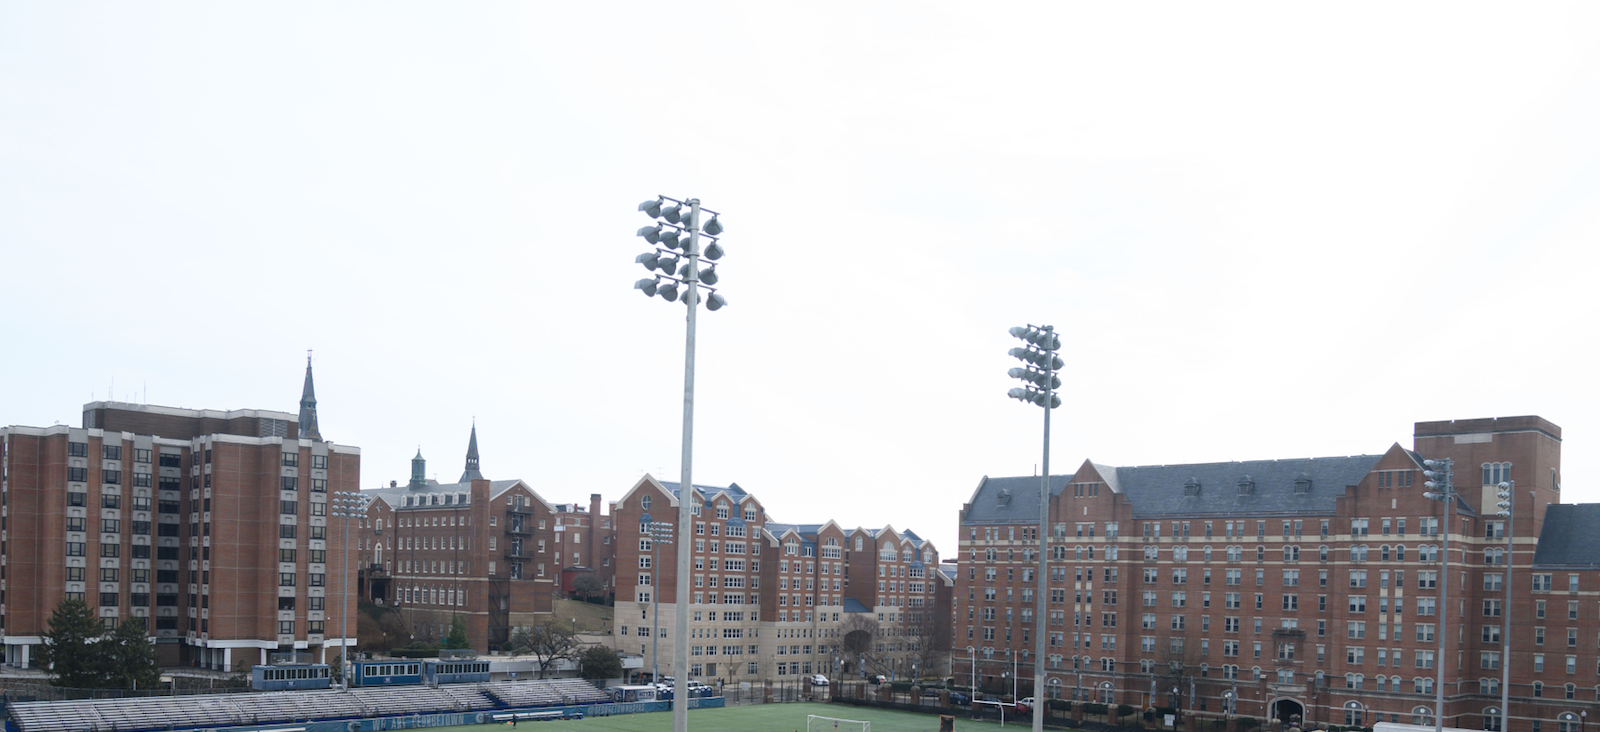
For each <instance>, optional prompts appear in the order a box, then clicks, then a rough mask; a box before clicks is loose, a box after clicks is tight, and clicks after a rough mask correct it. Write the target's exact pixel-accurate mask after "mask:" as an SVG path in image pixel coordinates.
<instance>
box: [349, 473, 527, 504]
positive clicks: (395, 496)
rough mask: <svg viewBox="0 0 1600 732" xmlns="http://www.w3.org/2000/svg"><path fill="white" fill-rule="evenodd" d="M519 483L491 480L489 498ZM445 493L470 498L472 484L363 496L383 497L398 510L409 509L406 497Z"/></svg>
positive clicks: (372, 492) (382, 491)
mask: <svg viewBox="0 0 1600 732" xmlns="http://www.w3.org/2000/svg"><path fill="white" fill-rule="evenodd" d="M518 482H519V481H515V480H491V481H489V497H490V498H494V497H495V496H498V495H500V494H501V493H505V492H506V491H508V490H511V486H514V485H516V484H517V483H518ZM445 493H463V494H466V495H469V496H470V495H472V484H471V483H431V482H430V483H428V484H427V485H425V486H423V487H421V488H417V489H412V488H410V487H408V486H398V487H395V488H387V487H385V488H371V489H366V490H363V491H361V495H362V496H364V497H366V498H367V500H368V501H371V499H373V498H376V497H380V496H381V497H382V498H383V500H384V501H385V502H387V503H388V504H389V506H390V507H391V508H394V509H396V510H399V509H403V508H407V506H406V505H405V497H406V496H431V495H434V494H440V495H442V494H445ZM452 505H455V504H452ZM444 507H445V506H444V504H440V505H438V506H433V505H428V506H411V507H410V508H444Z"/></svg>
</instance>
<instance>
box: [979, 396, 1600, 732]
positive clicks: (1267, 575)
mask: <svg viewBox="0 0 1600 732" xmlns="http://www.w3.org/2000/svg"><path fill="white" fill-rule="evenodd" d="M1560 450H1561V430H1560V428H1559V427H1557V426H1555V425H1554V424H1551V423H1550V422H1548V421H1546V420H1544V419H1541V418H1538V417H1507V418H1500V419H1478V420H1459V421H1453V422H1422V423H1418V424H1417V425H1416V429H1415V434H1414V436H1413V447H1412V449H1405V448H1402V447H1401V446H1400V445H1398V444H1396V445H1393V446H1391V447H1390V448H1389V449H1388V450H1385V451H1383V452H1381V453H1375V454H1371V455H1358V456H1352V457H1335V458H1314V459H1288V460H1260V461H1247V462H1232V463H1209V464H1197V465H1165V466H1143V467H1112V466H1106V465H1099V464H1096V463H1093V462H1090V461H1085V462H1084V463H1083V464H1082V465H1081V466H1080V467H1079V468H1078V470H1077V471H1076V472H1075V473H1073V474H1071V475H1060V476H1052V477H1051V479H1050V491H1051V498H1050V517H1049V525H1050V526H1051V532H1050V535H1049V537H1047V538H1048V554H1047V556H1048V560H1049V561H1048V572H1049V575H1048V577H1047V579H1048V586H1049V590H1048V591H1049V596H1048V597H1047V598H1046V600H1047V608H1048V609H1047V613H1048V615H1047V617H1046V621H1047V631H1046V632H1047V633H1048V635H1047V645H1048V649H1049V652H1048V655H1047V657H1046V658H1044V659H1042V661H1043V662H1044V664H1045V668H1046V675H1047V684H1048V687H1047V688H1046V689H1045V690H1044V691H1043V693H1041V694H1038V695H1039V696H1045V697H1051V698H1074V697H1078V698H1084V699H1092V700H1095V701H1101V702H1105V703H1116V704H1131V705H1135V706H1144V705H1147V704H1154V705H1157V706H1178V707H1182V708H1185V709H1193V710H1196V711H1197V712H1199V713H1200V714H1202V715H1205V714H1210V715H1220V714H1221V713H1222V710H1223V705H1224V701H1225V699H1227V698H1230V697H1231V698H1233V699H1237V706H1236V712H1237V714H1238V715H1241V716H1246V717H1255V718H1269V717H1270V718H1279V719H1283V720H1285V721H1292V719H1293V717H1294V716H1296V715H1299V716H1300V718H1301V719H1302V720H1303V721H1305V722H1313V723H1331V724H1341V725H1344V724H1360V725H1363V726H1371V725H1372V724H1373V723H1375V722H1377V721H1386V722H1390V721H1398V722H1406V723H1417V724H1432V721H1431V720H1432V716H1433V714H1434V710H1435V708H1436V704H1435V697H1434V695H1435V688H1434V684H1435V681H1434V678H1435V674H1436V672H1437V669H1438V668H1439V666H1440V665H1441V664H1442V665H1443V668H1444V670H1445V684H1444V692H1445V704H1444V715H1445V725H1446V726H1456V727H1466V728H1484V729H1498V728H1499V727H1498V725H1499V723H1500V722H1499V715H1500V706H1501V702H1500V688H1499V687H1500V676H1501V663H1502V662H1504V659H1503V658H1502V654H1503V653H1504V649H1503V648H1502V640H1503V639H1504V638H1506V637H1509V638H1510V639H1511V641H1512V643H1511V651H1510V652H1511V656H1510V673H1511V684H1510V687H1509V689H1510V697H1511V704H1510V712H1511V720H1510V727H1511V729H1512V730H1516V731H1517V732H1579V729H1578V726H1579V725H1581V724H1582V718H1583V717H1582V714H1581V712H1582V711H1584V710H1586V709H1594V708H1600V706H1597V700H1600V571H1597V568H1600V542H1596V541H1595V540H1593V539H1592V538H1590V537H1593V536H1596V535H1600V531H1597V530H1600V506H1570V505H1569V506H1562V505H1556V504H1558V503H1559V500H1560ZM1444 458H1448V459H1451V460H1453V461H1454V466H1455V467H1454V484H1455V486H1456V490H1457V493H1458V496H1459V498H1458V501H1457V502H1456V510H1455V511H1453V512H1451V513H1450V514H1449V515H1450V518H1449V519H1448V520H1447V519H1446V513H1445V508H1446V506H1445V504H1444V503H1443V502H1440V501H1435V500H1430V499H1429V498H1427V497H1425V496H1424V495H1423V494H1424V492H1426V491H1427V490H1428V489H1426V488H1424V486H1423V483H1424V482H1425V480H1426V479H1425V478H1424V476H1423V475H1422V471H1423V470H1424V466H1423V460H1425V459H1434V460H1437V459H1444ZM1502 481H1508V482H1512V483H1514V484H1515V488H1514V490H1513V496H1514V507H1513V513H1514V516H1515V525H1514V532H1515V533H1514V536H1512V537H1509V540H1508V536H1507V529H1508V526H1507V522H1506V521H1504V520H1503V519H1501V518H1499V517H1497V516H1495V512H1496V511H1497V510H1498V508H1497V506H1496V501H1497V497H1496V493H1497V490H1498V489H1497V487H1496V486H1497V485H1498V484H1499V483H1501V482H1502ZM1040 485H1041V480H1040V479H1039V478H1037V477H1018V478H985V479H983V481H981V482H980V484H979V486H978V488H977V490H976V491H975V492H974V493H973V496H972V498H971V500H970V501H969V502H968V503H967V504H965V505H964V506H963V508H962V511H961V528H960V532H961V533H960V539H961V546H960V551H959V563H958V569H957V571H956V578H955V580H956V586H955V619H954V622H955V631H956V637H955V640H954V641H953V645H954V646H955V647H956V648H958V649H961V651H962V652H959V654H958V656H957V658H955V659H954V661H955V663H954V666H955V673H954V675H955V676H956V678H957V679H958V680H959V681H961V682H965V681H966V680H967V679H968V678H969V675H971V676H976V677H978V678H977V681H978V683H979V684H980V685H989V686H991V687H995V686H999V685H1000V683H1001V679H1002V678H1003V677H1002V674H1003V673H1005V672H1009V671H1010V670H1011V669H1012V668H1013V667H1015V668H1018V669H1019V670H1020V674H1021V677H1022V679H1024V680H1031V678H1032V675H1033V663H1034V662H1035V660H1037V659H1034V658H1033V657H1032V651H1033V648H1034V643H1033V637H1032V633H1033V628H1034V622H1033V608H1034V595H1033V593H1034V586H1035V582H1034V575H1033V572H1034V568H1035V566H1036V565H1035V562H1034V559H1033V554H1032V552H1033V551H1034V550H1036V549H1037V547H1038V541H1037V538H1036V537H1035V536H1034V532H1035V531H1036V527H1037V526H1038V516H1037V511H1038V508H1037V506H1038V496H1039V490H1040ZM1442 531H1448V532H1449V542H1448V546H1449V565H1448V566H1449V574H1448V576H1441V573H1442V572H1443V570H1444V562H1443V559H1444V556H1445V555H1444V546H1445V541H1444V536H1442V535H1441V532H1442ZM1508 569H1509V570H1510V571H1511V578H1510V585H1509V586H1510V588H1511V591H1512V593H1511V594H1512V596H1513V598H1512V601H1511V606H1510V608H1509V611H1510V612H1509V618H1510V621H1509V625H1510V627H1511V629H1512V630H1510V631H1509V633H1510V635H1509V636H1504V635H1503V634H1505V633H1507V632H1508V631H1507V630H1506V625H1507V624H1508V619H1507V618H1508V615H1507V610H1508V608H1506V607H1505V588H1506V586H1507V585H1506V582H1507V579H1506V572H1507V571H1508ZM1442 583H1448V585H1449V591H1448V597H1447V599H1446V601H1447V602H1448V605H1445V606H1444V607H1443V608H1441V589H1442V587H1441V585H1442ZM1441 609H1442V610H1444V611H1446V612H1447V613H1448V615H1447V616H1445V617H1444V618H1443V620H1444V621H1445V622H1443V623H1441ZM1441 638H1442V639H1443V641H1444V649H1443V652H1442V653H1441V652H1440V648H1439V641H1440V639H1441ZM964 662H965V663H964ZM1013 664H1015V666H1013ZM1030 685H1031V684H1030V683H1024V684H1023V685H1022V686H1023V689H1024V691H1023V693H1024V695H1026V694H1027V693H1029V690H1028V689H1027V688H1026V687H1028V686H1030ZM1007 686H1009V684H1007ZM1174 690H1176V691H1174ZM1007 691H1009V689H1007ZM1569 727H1570V728H1571V729H1568V728H1569Z"/></svg>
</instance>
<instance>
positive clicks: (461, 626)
mask: <svg viewBox="0 0 1600 732" xmlns="http://www.w3.org/2000/svg"><path fill="white" fill-rule="evenodd" d="M444 647H445V648H471V647H472V641H471V640H468V639H467V621H466V620H465V619H463V618H462V617H461V616H460V615H457V616H455V617H454V618H451V619H450V635H448V636H446V637H445V639H444Z"/></svg>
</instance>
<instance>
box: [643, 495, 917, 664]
mask: <svg viewBox="0 0 1600 732" xmlns="http://www.w3.org/2000/svg"><path fill="white" fill-rule="evenodd" d="M681 492H682V491H681V490H680V486H679V484H677V483H668V482H661V481H657V480H656V479H655V478H654V477H652V476H649V475H646V476H645V477H643V478H641V479H640V480H639V481H638V482H637V483H636V484H635V485H634V486H633V488H632V489H631V490H629V491H628V492H627V493H626V494H625V495H623V497H622V498H621V499H620V500H618V501H617V502H616V503H615V504H614V505H613V508H612V514H613V516H614V517H615V522H614V526H615V527H616V528H615V530H614V544H615V547H616V550H615V551H616V572H615V577H616V588H617V591H616V598H617V603H616V615H615V620H614V622H615V625H616V627H615V633H616V637H617V641H618V650H621V651H624V652H627V653H635V652H637V653H639V654H640V655H642V656H644V657H645V659H646V661H645V666H646V668H650V667H651V666H652V661H656V662H658V664H659V668H661V669H662V673H663V674H667V673H670V669H671V665H672V658H673V650H672V649H673V638H672V630H673V629H674V628H675V627H676V625H675V624H676V619H677V614H678V613H679V612H684V613H689V615H690V617H689V643H690V648H689V656H690V669H689V671H690V676H691V677H694V678H696V679H700V680H715V679H722V680H725V681H727V682H729V683H735V682H740V681H756V680H765V679H780V678H784V677H790V676H806V675H811V674H824V675H828V676H830V677H839V676H841V675H844V674H856V675H859V674H864V673H885V674H886V675H896V676H898V677H900V678H905V677H906V676H907V675H909V674H912V673H914V669H917V668H921V669H924V670H926V669H927V668H928V667H929V662H923V661H919V658H920V654H922V653H923V650H924V646H925V645H927V643H926V642H925V641H923V638H925V637H926V638H933V637H934V636H933V634H932V633H931V631H928V630H925V629H924V627H923V624H924V623H925V622H926V623H933V622H934V621H936V620H937V619H939V618H948V617H949V610H948V606H946V608H945V610H944V611H942V612H936V611H935V610H934V607H933V606H934V602H935V598H936V592H935V589H936V586H937V585H938V584H939V579H938V572H936V571H934V570H933V568H935V567H937V566H938V554H937V552H936V550H935V549H934V547H933V545H932V543H931V542H928V541H926V540H924V539H921V538H919V537H917V536H916V535H915V534H914V533H911V532H909V531H896V530H895V529H893V528H888V527H886V528H883V529H860V528H858V529H844V528H841V527H840V526H839V525H837V524H835V523H833V522H828V523H824V524H780V523H776V522H773V521H772V520H771V518H770V516H768V515H767V513H766V511H765V509H764V508H763V507H762V505H761V502H760V501H759V500H758V499H757V498H756V497H755V496H753V495H751V494H750V493H748V492H746V491H745V490H744V489H743V488H741V487H739V486H738V485H737V484H734V485H729V486H728V487H726V488H718V487H711V486H695V487H694V490H693V491H692V492H691V496H692V498H691V500H693V501H694V504H693V512H694V522H693V525H694V529H693V535H692V536H689V537H685V538H683V539H679V538H678V537H676V536H674V537H673V538H672V542H671V543H670V544H667V543H662V544H660V545H657V544H656V543H655V542H653V541H652V539H651V537H650V535H649V532H648V527H647V526H646V523H647V522H663V521H664V522H667V523H669V524H671V525H672V527H673V531H674V533H675V530H676V525H677V516H678V505H679V503H678V501H679V496H680V494H681ZM682 550H687V551H690V552H691V567H692V570H691V571H692V572H693V576H692V577H691V578H690V597H688V598H682V599H683V600H686V602H680V598H678V597H677V567H678V564H677V557H678V554H677V552H679V551H682ZM852 580H854V581H852ZM851 633H857V634H859V635H856V636H854V637H851ZM847 638H848V639H850V641H851V642H847ZM944 655H945V654H943V653H942V652H941V653H932V654H930V656H931V657H934V658H937V659H939V660H938V664H942V663H943V660H942V659H943V658H944ZM941 673H942V670H941Z"/></svg>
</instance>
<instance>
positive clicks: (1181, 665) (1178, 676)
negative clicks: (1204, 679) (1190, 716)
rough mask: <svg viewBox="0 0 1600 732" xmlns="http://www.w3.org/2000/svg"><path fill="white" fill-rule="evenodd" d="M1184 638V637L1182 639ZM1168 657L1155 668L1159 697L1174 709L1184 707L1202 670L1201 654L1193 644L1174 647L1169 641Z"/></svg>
mask: <svg viewBox="0 0 1600 732" xmlns="http://www.w3.org/2000/svg"><path fill="white" fill-rule="evenodd" d="M1180 640H1182V639H1180ZM1168 643H1169V645H1168V647H1167V657H1166V659H1165V660H1164V661H1163V662H1162V663H1160V664H1158V665H1157V666H1156V668H1155V674H1156V687H1157V690H1158V692H1159V693H1158V695H1157V696H1156V698H1157V699H1165V700H1166V701H1167V703H1168V704H1170V705H1171V706H1172V707H1173V708H1174V709H1183V708H1185V707H1186V706H1188V705H1187V704H1185V703H1184V702H1185V700H1189V699H1190V694H1191V692H1192V691H1193V690H1194V684H1195V678H1196V676H1197V675H1198V673H1199V671H1200V654H1198V653H1196V652H1195V650H1194V648H1193V646H1192V645H1191V644H1188V643H1185V644H1184V645H1182V646H1178V647H1173V646H1171V645H1170V643H1171V641H1170V640H1169V641H1168Z"/></svg>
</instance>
